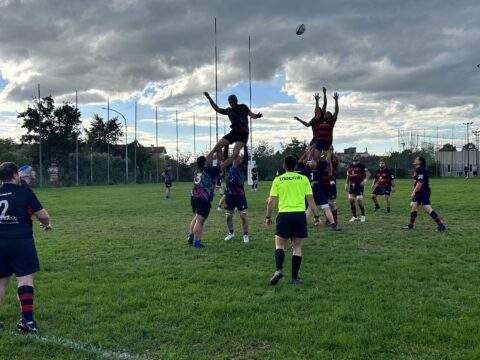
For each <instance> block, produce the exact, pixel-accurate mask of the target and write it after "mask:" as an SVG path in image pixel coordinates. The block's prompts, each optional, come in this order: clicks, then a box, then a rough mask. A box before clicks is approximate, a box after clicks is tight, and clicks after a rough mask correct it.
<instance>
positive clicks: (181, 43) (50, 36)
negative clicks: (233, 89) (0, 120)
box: [0, 0, 480, 107]
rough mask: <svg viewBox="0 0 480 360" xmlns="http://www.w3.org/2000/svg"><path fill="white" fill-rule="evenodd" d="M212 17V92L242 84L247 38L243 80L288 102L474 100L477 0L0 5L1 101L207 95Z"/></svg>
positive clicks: (169, 102)
mask: <svg viewBox="0 0 480 360" xmlns="http://www.w3.org/2000/svg"><path fill="white" fill-rule="evenodd" d="M214 17H217V19H218V29H219V33H218V44H219V60H220V64H219V70H220V72H221V75H222V77H221V78H220V79H219V80H220V81H219V85H220V87H221V88H222V89H223V88H226V87H228V86H229V85H232V84H234V83H237V82H239V81H244V80H246V79H247V69H248V68H247V66H248V62H247V61H248V58H247V56H248V53H247V37H248V35H249V34H251V35H252V56H253V59H254V62H253V78H254V79H255V80H265V81H268V80H271V79H272V77H273V76H274V75H275V74H277V73H279V72H285V73H286V78H287V81H286V84H285V89H286V90H287V91H288V92H290V93H292V94H294V95H296V96H301V95H300V94H302V93H306V92H308V93H310V92H312V91H315V90H318V89H319V88H320V86H322V85H324V84H325V85H328V87H329V88H335V89H339V90H342V91H355V92H363V93H370V94H374V95H375V96H376V97H377V98H378V99H380V100H389V99H394V98H395V99H404V100H405V101H409V102H411V103H414V104H417V105H418V106H427V107H428V106H436V105H439V103H440V104H441V105H442V104H444V103H445V102H446V100H445V97H446V96H448V97H449V99H448V102H449V103H450V104H454V105H460V104H464V103H466V102H474V101H475V96H477V95H478V93H479V92H480V71H479V70H478V69H477V68H476V67H475V65H476V64H477V63H479V62H480V58H478V56H479V55H478V51H477V48H478V37H479V35H480V25H479V24H480V22H479V21H478V19H479V18H480V5H478V1H468V0H465V1H457V2H447V1H436V0H424V1H401V2H400V1H395V2H393V1H357V0H355V1H354V0H350V1H336V2H327V1H314V0H311V1H287V0H280V1H279V0H269V1H251V0H247V1H238V0H236V1H219V0H218V1H192V0H190V1H187V0H175V1H154V0H151V1H134V0H130V1H128V0H125V1H121V0H117V1H100V0H97V1H93V0H86V1H60V0H56V1H46V0H44V1H34V0H31V1H28V0H17V1H13V0H12V1H6V0H0V69H1V70H2V73H3V75H4V76H5V77H6V78H7V80H8V81H9V82H10V87H9V88H8V90H7V91H8V93H7V100H9V101H12V102H16V101H24V100H28V99H30V98H31V95H32V88H34V86H35V84H37V83H42V84H44V86H46V87H47V88H48V89H52V90H53V91H54V92H55V93H56V94H59V95H61V94H71V93H72V91H74V89H78V90H79V92H80V96H81V98H82V96H83V95H85V99H88V100H90V99H95V100H97V99H99V100H100V98H101V96H100V95H99V94H101V93H103V94H110V95H112V96H119V97H124V98H126V97H129V96H131V95H132V94H134V93H139V92H141V91H143V90H144V89H145V88H146V87H150V88H152V87H153V88H164V89H166V90H165V93H164V94H158V95H157V96H155V95H154V96H152V97H151V98H150V99H146V101H147V102H148V101H149V100H150V101H151V102H154V103H158V104H160V105H164V106H175V105H178V104H180V105H181V104H185V103H187V102H192V101H193V100H198V99H199V98H200V96H201V92H202V90H204V89H205V87H206V86H207V85H208V87H209V88H210V89H212V88H213V68H212V66H211V65H212V63H213V19H214ZM299 23H305V24H306V25H307V31H306V33H305V34H304V35H303V36H301V37H297V36H296V35H295V34H294V29H295V27H296V26H297V25H298V24H299ZM20 65H21V69H22V71H21V72H20V71H19V70H18V68H17V67H20ZM20 75H22V76H20ZM179 83H180V85H179ZM92 91H93V94H95V96H93V95H92ZM87 92H88V93H87ZM192 97H193V98H194V99H192Z"/></svg>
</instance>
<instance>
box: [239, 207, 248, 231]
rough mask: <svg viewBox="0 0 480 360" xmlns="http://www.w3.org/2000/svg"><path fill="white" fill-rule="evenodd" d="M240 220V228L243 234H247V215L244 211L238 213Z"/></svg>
mask: <svg viewBox="0 0 480 360" xmlns="http://www.w3.org/2000/svg"><path fill="white" fill-rule="evenodd" d="M240 219H241V220H242V228H243V232H244V233H247V232H248V214H247V210H244V211H242V212H241V213H240Z"/></svg>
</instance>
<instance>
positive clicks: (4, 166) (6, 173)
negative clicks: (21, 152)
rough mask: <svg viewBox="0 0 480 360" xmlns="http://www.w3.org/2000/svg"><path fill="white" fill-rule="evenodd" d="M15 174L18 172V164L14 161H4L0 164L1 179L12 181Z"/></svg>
mask: <svg viewBox="0 0 480 360" xmlns="http://www.w3.org/2000/svg"><path fill="white" fill-rule="evenodd" d="M15 174H18V166H17V164H15V163H14V162H4V163H1V164H0V181H2V182H5V181H12V179H13V176H14V175H15Z"/></svg>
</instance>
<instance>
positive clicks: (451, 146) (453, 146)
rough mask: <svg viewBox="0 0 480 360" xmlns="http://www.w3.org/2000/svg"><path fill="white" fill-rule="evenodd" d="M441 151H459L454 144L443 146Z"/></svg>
mask: <svg viewBox="0 0 480 360" xmlns="http://www.w3.org/2000/svg"><path fill="white" fill-rule="evenodd" d="M439 151H457V148H456V147H455V145H452V144H445V145H443V146H442V147H441V148H440V150H439Z"/></svg>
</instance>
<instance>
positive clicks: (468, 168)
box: [462, 121, 473, 177]
mask: <svg viewBox="0 0 480 360" xmlns="http://www.w3.org/2000/svg"><path fill="white" fill-rule="evenodd" d="M462 124H463V125H466V126H467V136H466V138H465V140H466V144H465V150H466V151H467V177H469V175H470V151H469V149H468V144H469V143H470V133H469V129H470V125H472V124H473V121H471V122H465V123H462Z"/></svg>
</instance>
